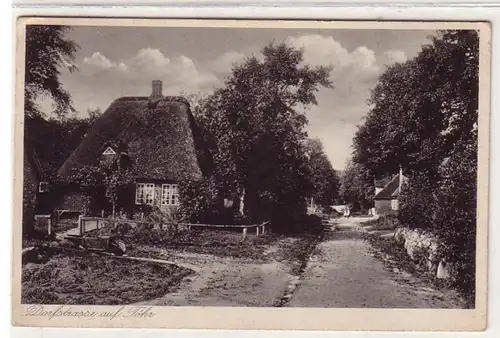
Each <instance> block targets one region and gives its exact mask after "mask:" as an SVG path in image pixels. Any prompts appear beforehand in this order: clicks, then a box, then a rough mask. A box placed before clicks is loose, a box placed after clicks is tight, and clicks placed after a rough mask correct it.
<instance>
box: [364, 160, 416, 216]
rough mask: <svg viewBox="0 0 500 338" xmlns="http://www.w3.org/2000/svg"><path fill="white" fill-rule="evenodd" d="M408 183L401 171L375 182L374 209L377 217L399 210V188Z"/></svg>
mask: <svg viewBox="0 0 500 338" xmlns="http://www.w3.org/2000/svg"><path fill="white" fill-rule="evenodd" d="M407 181H408V178H407V177H406V176H404V175H403V170H402V169H400V170H399V173H398V174H396V175H393V176H388V177H385V178H383V179H382V180H376V181H375V197H374V198H373V201H374V209H375V213H376V214H377V215H383V214H388V213H392V212H396V211H398V210H399V194H400V192H401V187H402V186H403V184H404V183H406V182H407Z"/></svg>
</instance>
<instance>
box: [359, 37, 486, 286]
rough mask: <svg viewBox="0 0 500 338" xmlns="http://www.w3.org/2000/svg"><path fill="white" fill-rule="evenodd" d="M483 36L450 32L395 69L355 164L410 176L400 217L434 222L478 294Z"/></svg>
mask: <svg viewBox="0 0 500 338" xmlns="http://www.w3.org/2000/svg"><path fill="white" fill-rule="evenodd" d="M478 60H479V39H478V35H477V32H476V31H471V30H461V31H442V32H440V33H439V34H438V36H437V37H433V38H432V43H430V44H428V45H426V46H423V47H422V51H421V52H420V53H419V54H418V55H417V56H416V57H415V58H414V59H412V60H409V61H407V62H405V63H402V64H396V65H393V66H391V67H389V68H388V69H387V70H386V71H385V72H384V73H383V74H382V75H381V76H380V78H379V83H378V85H377V86H376V87H375V89H374V90H373V92H372V94H371V99H370V104H371V109H370V111H369V113H368V115H367V117H366V120H365V121H364V123H363V125H361V126H360V127H359V129H358V131H357V133H356V136H355V139H354V148H355V149H354V153H353V162H354V163H355V164H356V165H360V166H363V167H364V168H366V169H367V170H369V171H371V172H372V175H373V176H374V177H376V176H380V175H387V174H391V173H394V172H396V171H397V167H398V166H399V165H402V166H403V168H404V170H405V175H407V176H409V183H408V185H406V186H404V187H403V190H402V195H401V204H400V212H399V216H398V217H399V219H400V221H401V222H402V223H403V224H404V225H407V226H409V227H411V228H427V229H430V230H432V231H433V232H434V233H435V234H436V235H438V237H440V238H441V239H442V240H443V242H444V243H445V245H446V246H447V250H446V251H447V253H446V254H447V256H448V257H447V259H449V261H452V262H454V263H456V264H457V265H458V266H459V267H458V269H459V271H460V272H459V276H460V279H461V281H460V282H459V283H460V287H461V288H463V289H465V290H467V291H468V292H472V293H473V292H474V270H475V250H476V248H475V234H476V183H477V180H476V176H477V158H476V156H477V118H478V88H479V87H478V86H479V83H478V74H479V72H478V67H479V61H478Z"/></svg>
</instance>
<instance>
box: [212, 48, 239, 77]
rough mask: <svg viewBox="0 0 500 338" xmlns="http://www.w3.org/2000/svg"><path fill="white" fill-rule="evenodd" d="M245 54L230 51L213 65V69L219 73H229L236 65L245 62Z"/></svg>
mask: <svg viewBox="0 0 500 338" xmlns="http://www.w3.org/2000/svg"><path fill="white" fill-rule="evenodd" d="M245 57H246V56H245V54H243V53H240V52H235V51H230V52H226V53H224V54H222V55H221V56H219V57H218V58H217V59H215V60H214V61H213V62H212V64H211V69H212V70H213V71H214V72H217V73H229V72H230V71H231V68H232V67H233V66H234V65H235V64H239V63H242V62H243V61H244V60H245Z"/></svg>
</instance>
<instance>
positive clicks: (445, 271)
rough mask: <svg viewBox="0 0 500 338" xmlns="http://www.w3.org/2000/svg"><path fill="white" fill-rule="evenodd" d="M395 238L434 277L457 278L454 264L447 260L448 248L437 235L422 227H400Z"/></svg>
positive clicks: (417, 263) (416, 262)
mask: <svg viewBox="0 0 500 338" xmlns="http://www.w3.org/2000/svg"><path fill="white" fill-rule="evenodd" d="M394 240H395V241H396V243H397V244H398V245H400V246H403V247H404V249H405V250H406V253H407V254H408V256H410V258H411V259H412V260H413V261H414V262H415V264H416V265H418V266H420V267H422V268H425V269H426V270H427V272H428V273H429V274H430V275H432V276H433V277H435V278H438V279H446V280H453V279H455V278H456V272H455V269H454V265H453V264H452V263H451V262H448V261H447V260H446V258H445V256H446V249H445V247H444V245H443V244H442V242H441V241H440V240H439V238H438V237H437V236H435V235H433V234H432V233H430V232H427V231H424V230H421V229H409V228H406V227H400V228H398V229H396V233H395V234H394Z"/></svg>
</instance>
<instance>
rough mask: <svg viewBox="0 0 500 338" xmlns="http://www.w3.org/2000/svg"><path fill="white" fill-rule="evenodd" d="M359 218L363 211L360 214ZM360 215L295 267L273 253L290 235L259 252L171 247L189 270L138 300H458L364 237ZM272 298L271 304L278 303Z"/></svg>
mask: <svg viewBox="0 0 500 338" xmlns="http://www.w3.org/2000/svg"><path fill="white" fill-rule="evenodd" d="M365 220H366V218H365ZM361 221H362V219H356V218H351V219H349V220H346V219H340V220H339V221H338V222H337V224H336V225H335V228H336V229H333V227H332V229H331V230H330V231H328V232H327V233H326V235H325V237H324V239H323V241H321V242H319V243H318V245H317V246H316V248H315V249H314V251H313V252H312V253H311V254H310V255H309V256H308V257H305V260H306V261H307V265H306V267H305V269H304V270H301V271H302V272H299V275H297V272H296V271H295V272H293V269H292V264H291V262H289V261H287V260H282V259H279V258H277V257H276V256H277V254H278V253H279V252H280V251H282V250H283V248H284V247H290V246H294V245H295V243H297V242H295V241H296V240H297V239H294V238H282V239H280V240H279V241H277V242H276V243H274V244H273V245H271V246H270V247H269V248H268V250H267V252H266V257H267V258H266V259H264V260H263V261H255V260H252V259H241V258H240V259H236V258H229V257H226V258H223V257H216V256H212V255H200V254H189V253H184V252H178V253H174V252H172V253H170V257H171V258H170V259H171V260H173V261H175V262H178V263H182V264H189V265H190V266H192V267H193V269H194V270H195V271H196V274H195V276H193V277H189V278H187V279H186V280H185V281H184V282H183V284H182V285H181V287H180V288H178V289H177V290H176V291H174V292H171V293H168V294H166V295H165V296H164V297H162V298H159V299H155V300H152V301H147V302H145V303H146V304H150V305H157V306H159V305H170V306H183V305H189V306H251V307H273V306H283V307H331V308H346V307H347V308H349V307H350V308H362V307H365V308H462V307H465V302H463V301H462V300H461V299H460V297H459V295H458V294H457V293H455V292H453V291H439V290H436V289H434V288H433V287H431V286H430V285H428V283H425V282H423V281H422V280H421V279H419V278H418V277H415V276H412V275H410V274H407V273H404V272H403V271H399V270H397V269H394V268H391V267H390V265H388V264H385V263H384V262H383V261H381V260H380V258H378V257H379V256H378V255H376V254H375V251H374V249H373V248H372V246H371V245H370V244H369V243H368V242H367V241H366V240H365V239H364V236H363V231H364V230H363V229H362V228H361V227H360V225H359V224H360V223H359V222H361ZM277 304H278V305H277Z"/></svg>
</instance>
